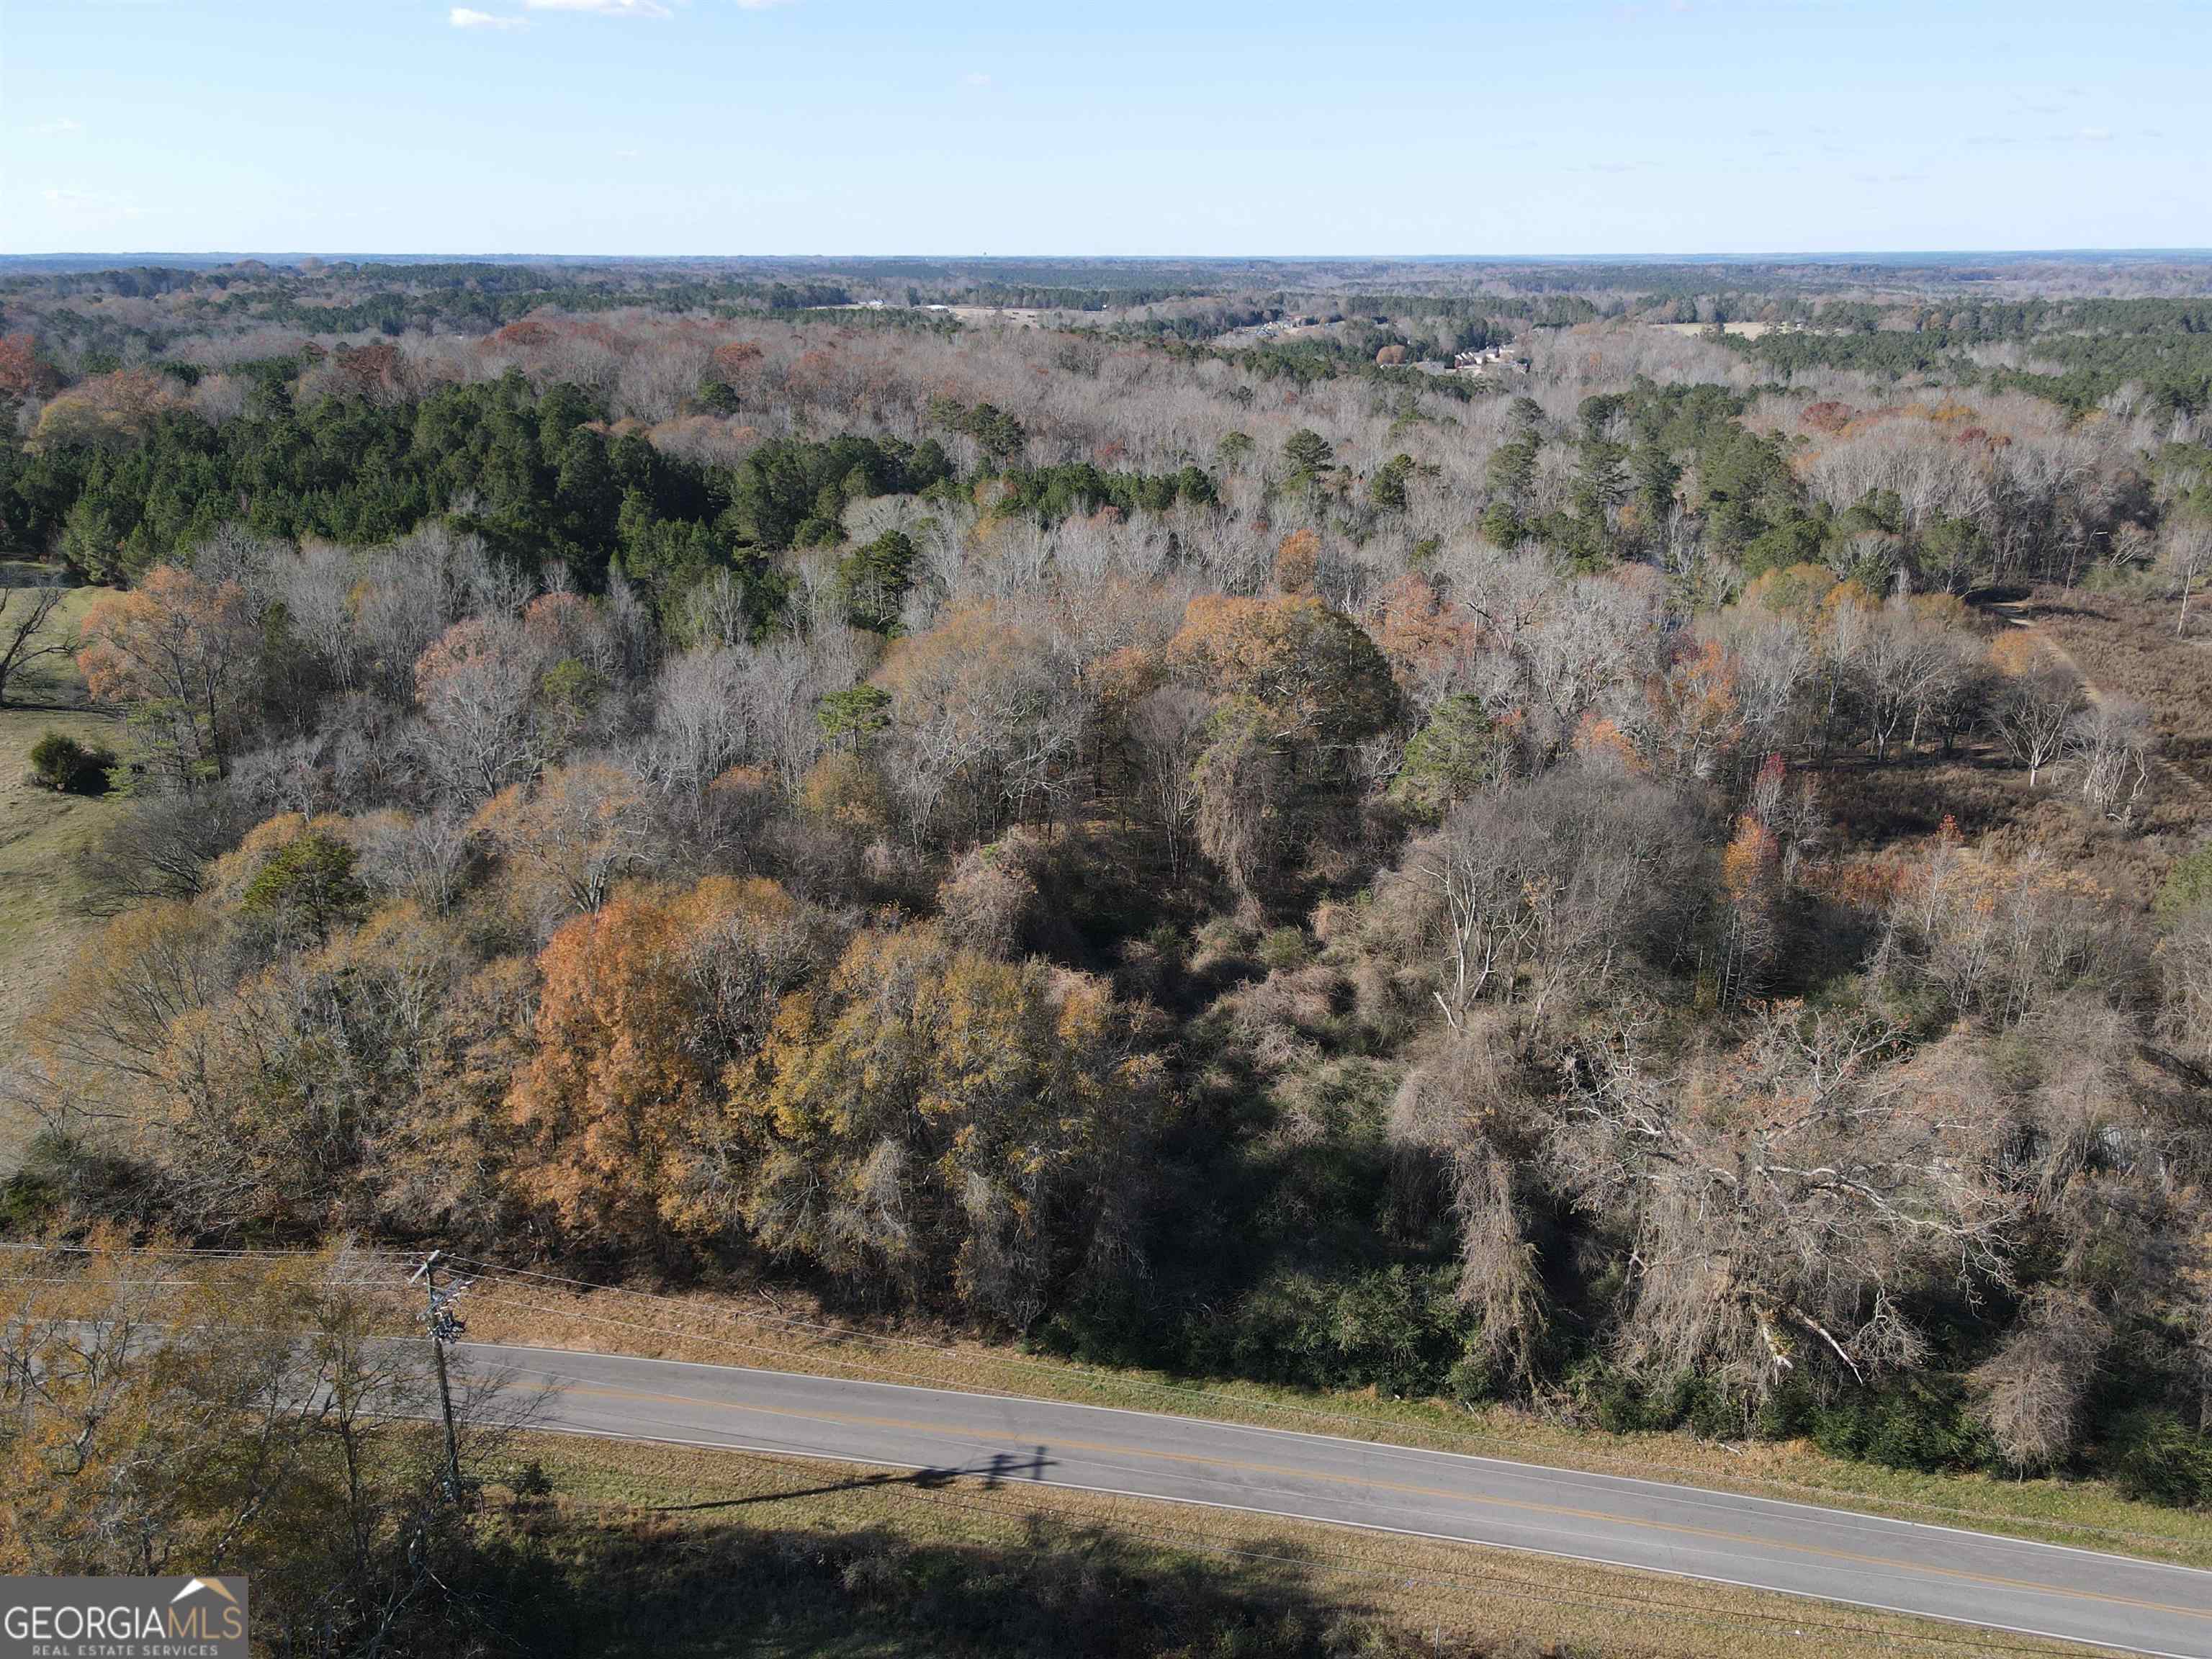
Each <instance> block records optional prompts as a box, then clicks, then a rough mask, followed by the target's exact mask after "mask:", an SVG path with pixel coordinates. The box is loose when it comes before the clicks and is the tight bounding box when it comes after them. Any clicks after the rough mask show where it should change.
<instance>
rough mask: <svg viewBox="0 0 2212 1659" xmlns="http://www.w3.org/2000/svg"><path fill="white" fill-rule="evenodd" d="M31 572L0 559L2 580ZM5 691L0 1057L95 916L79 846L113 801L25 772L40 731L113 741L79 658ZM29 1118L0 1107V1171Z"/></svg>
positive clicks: (62, 623) (76, 606)
mask: <svg viewBox="0 0 2212 1659" xmlns="http://www.w3.org/2000/svg"><path fill="white" fill-rule="evenodd" d="M36 574H38V573H37V572H36V571H35V569H34V568H33V567H29V566H25V565H21V564H12V563H11V564H0V585H4V584H10V583H21V582H25V581H27V580H33V579H34V577H35V575H36ZM99 593H100V590H99V589H96V588H87V587H80V588H76V589H72V590H71V591H70V593H69V594H68V595H67V596H66V597H65V598H64V599H63V601H62V605H61V607H60V610H59V611H58V612H57V613H56V623H55V624H54V625H55V626H57V627H58V628H60V629H66V630H67V631H68V632H69V633H70V635H74V634H75V632H76V627H77V624H78V623H80V622H81V621H82V618H83V616H84V612H85V611H86V610H87V609H88V607H89V606H90V605H91V604H92V602H93V600H94V599H96V598H98V597H99ZM83 702H84V683H83V681H82V679H80V678H78V677H77V673H76V665H75V664H74V663H72V662H70V660H69V659H67V658H65V657H64V658H48V659H45V660H44V661H42V662H41V663H40V664H39V665H38V670H37V671H34V672H33V674H32V675H30V676H28V677H27V678H25V679H24V680H23V681H22V682H21V683H20V684H15V685H11V686H10V687H9V706H8V707H7V708H0V1066H7V1065H9V1063H10V1062H11V1061H13V1060H16V1059H19V1058H20V1057H21V1054H22V1027H23V1021H24V1019H25V1018H26V1017H27V1015H28V1014H29V1013H30V1012H31V1011H32V1010H33V1009H34V1008H36V1007H37V1006H38V1005H39V1003H40V1000H43V998H44V997H45V996H46V992H47V991H48V989H49V988H50V987H52V984H53V982H54V980H55V978H56V976H57V975H58V974H59V973H60V971H61V969H62V968H63V966H64V964H65V963H67V962H68V961H69V958H70V955H71V954H72V953H73V952H74V951H76V947H77V946H78V945H80V944H82V942H83V940H84V939H85V938H86V937H87V936H88V934H89V933H90V932H91V931H92V929H93V927H94V925H95V924H94V921H93V920H92V919H91V918H90V917H89V916H88V915H87V914H86V913H85V909H84V901H85V899H86V897H87V892H86V889H85V884H84V881H83V878H82V876H81V875H80V874H79V873H78V870H77V863H76V855H77V854H78V853H79V852H80V851H82V849H83V848H85V847H86V846H87V845H88V843H90V842H92V841H93V840H94V838H95V837H96V836H98V835H99V834H100V830H101V829H102V827H103V826H104V825H105V824H106V823H107V822H108V821H109V820H110V819H111V818H112V816H113V815H114V813H115V812H116V811H118V807H117V805H116V804H115V803H114V802H113V801H111V800H103V799H91V798H88V797H86V796H82V795H57V794H55V793H53V792H52V791H51V790H48V789H46V788H43V787H40V786H39V785H38V784H36V783H34V782H33V781H31V778H30V759H29V757H30V750H31V745H32V744H34V743H36V742H37V741H38V740H39V738H40V735H41V734H43V733H45V732H64V733H66V734H67V735H69V736H70V737H73V738H76V739H78V740H79V741H80V742H83V743H102V744H106V745H107V746H109V747H111V748H112V747H113V746H114V744H115V740H116V723H115V722H114V721H113V720H112V719H110V718H109V717H107V716H106V715H104V714H96V713H94V712H92V711H91V710H89V709H87V708H84V707H83V706H82V704H83ZM18 703H34V704H40V705H48V706H46V707H34V708H21V707H17V706H16V705H17V704H18ZM29 1127H30V1126H29V1125H28V1124H27V1123H25V1122H24V1121H20V1120H19V1119H18V1118H16V1117H15V1116H14V1115H12V1114H9V1113H8V1112H7V1111H6V1109H4V1108H0V1170H11V1169H13V1168H14V1167H15V1162H16V1160H17V1158H19V1157H20V1156H21V1151H22V1146H23V1143H24V1140H25V1139H26V1138H27V1133H28V1129H29Z"/></svg>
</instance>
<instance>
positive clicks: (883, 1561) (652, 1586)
mask: <svg viewBox="0 0 2212 1659" xmlns="http://www.w3.org/2000/svg"><path fill="white" fill-rule="evenodd" d="M531 1461H535V1462H537V1463H538V1465H539V1466H540V1467H541V1468H542V1469H543V1471H544V1474H545V1476H546V1477H547V1479H548V1480H550V1483H551V1486H552V1494H551V1496H550V1498H547V1499H544V1500H541V1501H539V1502H538V1503H535V1504H513V1503H511V1502H502V1501H501V1498H502V1497H503V1496H504V1495H503V1494H501V1493H499V1492H494V1493H493V1494H492V1497H493V1498H494V1504H493V1507H492V1516H493V1520H494V1527H495V1531H496V1529H503V1530H504V1531H505V1532H506V1534H507V1540H508V1542H509V1545H510V1547H512V1548H513V1551H514V1559H515V1561H516V1565H517V1566H518V1567H520V1565H523V1564H524V1563H527V1564H528V1565H530V1566H531V1567H532V1568H534V1569H536V1570H537V1571H538V1575H539V1576H538V1577H536V1578H534V1579H533V1580H532V1582H533V1583H537V1584H538V1586H540V1593H541V1594H542V1595H545V1596H546V1598H547V1602H548V1607H547V1612H548V1614H549V1616H550V1617H551V1618H552V1619H554V1620H556V1622H558V1623H559V1625H560V1626H561V1627H562V1629H563V1630H564V1631H568V1632H573V1633H574V1637H575V1638H580V1639H577V1640H576V1642H575V1647H576V1650H579V1651H590V1652H594V1653H606V1654H633V1653H635V1654H645V1653H652V1654H655V1655H666V1656H690V1655H695V1654H696V1655H704V1654H708V1653H714V1654H726V1653H748V1654H787V1655H793V1656H796V1655H799V1654H809V1655H823V1654H835V1655H839V1656H859V1655H864V1654H865V1655H892V1654H921V1653H932V1654H938V1653H941V1654H969V1653H973V1654H991V1655H1009V1654H1029V1653H1039V1654H1053V1655H1062V1654H1069V1655H1073V1654H1099V1655H1105V1654H1115V1655H1120V1654H1129V1653H1139V1652H1141V1653H1160V1654H1166V1653H1170V1652H1176V1653H1198V1652H1205V1653H1218V1654H1223V1655H1231V1654H1251V1655H1254V1656H1258V1655H1263V1654H1274V1653H1279V1652H1300V1651H1316V1650H1318V1651H1327V1652H1335V1653H1346V1654H1352V1653H1362V1654H1369V1655H1378V1654H1389V1655H1398V1654H1403V1655H1407V1656H1412V1655H1416V1654H1424V1655H1425V1654H1451V1655H1459V1656H1473V1655H1484V1656H1506V1655H1512V1656H1519V1659H1534V1656H1538V1655H1559V1656H1565V1655H1568V1654H1575V1655H1583V1656H1589V1659H1597V1656H1607V1659H1610V1656H1629V1655H1637V1656H1645V1655H1650V1656H1659V1655H1667V1656H1676V1655H1680V1656H1690V1655H1710V1654H1713V1653H1719V1652H1726V1653H1728V1654H1730V1655H1732V1656H1743V1659H1751V1656H1763V1655H1770V1654H1771V1655H1780V1654H1791V1655H1802V1654H1806V1653H1820V1654H1823V1655H1842V1656H1858V1655H1873V1654H1886V1655H1887V1654H1897V1653H1916V1654H1944V1653H1951V1652H1956V1653H1960V1654H1966V1653H1972V1652H1981V1653H1990V1652H2005V1653H2017V1654H2033V1653H2072V1652H2082V1651H2087V1650H2083V1649H2079V1648H2074V1647H2069V1646H2068V1645H2066V1644H2058V1643H2050V1642H2039V1641H2034V1640H2032V1639H2026V1638H2006V1637H1992V1636H1989V1635H1985V1634H1983V1633H1980V1632H1972V1631H1966V1630H1962V1629H1958V1628H1955V1627H1953V1626H1943V1625H1937V1624H1932V1623H1928V1622H1924V1621H1919V1620H1908V1619H1902V1618H1897V1617H1893V1616H1889V1615H1885V1614H1880V1613H1860V1612H1857V1611H1855V1610H1851V1609H1846V1608H1838V1607H1826V1606H1823V1605H1821V1604H1820V1603H1817V1602H1810V1601H1796V1600H1793V1599H1790V1598H1787V1597H1782V1596H1775V1595H1764V1594H1759V1593H1755V1592H1751V1591H1744V1590H1737V1589H1729V1588H1727V1587H1723V1586H1717V1585H1706V1584H1698V1583H1686V1582H1684V1581H1680V1580H1673V1579H1666V1578H1660V1577H1651V1576H1648V1575H1644V1574H1640V1573H1634V1572H1630V1571H1622V1570H1618V1569H1613V1568H1606V1567H1596V1566H1591V1565H1586V1564H1580V1563H1570V1562H1561V1561H1550V1560H1547V1559H1542V1558H1540V1557H1534V1556H1522V1555H1516V1554H1510V1553H1503V1552H1496V1551H1486V1550H1482V1549H1480V1548H1476V1547H1470V1546H1463V1545H1455V1544H1449V1543H1444V1542H1440V1541H1428V1540H1423V1539H1416V1538H1404V1537H1397V1536H1393V1535H1389V1534H1375V1533H1364V1532H1358V1531H1354V1530H1348V1529H1344V1528H1324V1527H1318V1526H1312V1525H1306V1524H1302V1523H1298V1522H1285V1521H1282V1520H1279V1519H1276V1518H1273V1517H1269V1516H1244V1515H1237V1514H1234V1513H1231V1512H1225V1511H1219V1510H1192V1509H1184V1508H1178V1507H1176V1506H1173V1505H1162V1504H1143V1503H1138V1502H1134V1501H1132V1500H1129V1499H1126V1498H1115V1497H1110V1496H1106V1495H1103V1494H1095V1493H1089V1492H1061V1491H1054V1490H1053V1489H1050V1488H1044V1487H1035V1486H1020V1485H1000V1486H992V1485H990V1484H988V1483H987V1482H985V1481H982V1480H932V1481H930V1482H929V1483H928V1484H927V1485H923V1484H917V1480H916V1478H915V1477H914V1476H913V1475H911V1474H905V1473H902V1472H891V1471H868V1470H865V1469H860V1468H851V1467H848V1466H846V1465H842V1464H835V1463H823V1462H811V1461H795V1460H784V1459H777V1458H770V1457H763V1456H757V1455H750V1454H741V1453H727V1452H716V1451H705V1450H699V1449H692V1448H689V1447H664V1446H652V1445H638V1444H629V1443H619V1442H611V1441H599V1440H592V1439H586V1438H582V1437H574V1436H567V1435H550V1434H542V1435H532V1436H527V1437H524V1438H523V1439H522V1440H521V1441H520V1443H518V1445H517V1447H516V1449H515V1462H516V1466H517V1467H518V1468H521V1467H525V1466H526V1464H527V1463H528V1462H531ZM548 1565H551V1566H553V1567H554V1568H555V1569H556V1571H555V1572H554V1573H553V1574H551V1575H547V1574H545V1573H544V1568H545V1567H546V1566H548ZM548 1584H550V1585H552V1586H554V1588H551V1589H546V1588H545V1586H547V1585H548ZM572 1597H573V1600H571V1598H572ZM579 1619H584V1620H592V1621H593V1622H592V1627H591V1628H589V1629H588V1630H577V1629H576V1628H575V1621H576V1620H579Z"/></svg>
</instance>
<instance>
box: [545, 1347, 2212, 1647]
mask: <svg viewBox="0 0 2212 1659" xmlns="http://www.w3.org/2000/svg"><path fill="white" fill-rule="evenodd" d="M562 1392H563V1393H565V1394H569V1395H592V1396H596V1397H598V1398H601V1399H608V1400H636V1401H655V1402H657V1403H659V1404H662V1405H670V1406H703V1407H708V1408H709V1409H711V1410H715V1411H729V1412H742V1413H748V1414H753V1415H759V1416H764V1417H787V1418H796V1419H799V1421H801V1422H821V1423H846V1424H852V1425H857V1426H861V1427H867V1428H879V1429H898V1430H902V1431H907V1432H909V1433H915V1434H929V1435H941V1436H945V1437H950V1438H954V1439H962V1440H975V1439H976V1438H977V1437H979V1432H980V1431H977V1430H975V1429H971V1428H964V1427H962V1426H961V1425H957V1424H953V1423H924V1422H918V1421H915V1420H914V1419H910V1418H902V1417H872V1416H867V1415H866V1414H863V1413H856V1412H837V1411H829V1410H807V1411H798V1410H793V1408H791V1407H785V1406H750V1405H744V1404H741V1403H738V1402H737V1401H723V1400H702V1399H700V1398H699V1397H698V1396H696V1395H677V1394H655V1393H652V1392H650V1391H647V1390H645V1389H625V1388H623V1387H620V1386H618V1385H616V1384H609V1383H564V1384H562ZM1053 1443H1054V1445H1056V1446H1059V1447H1060V1448H1063V1449H1066V1450H1070V1451H1087V1452H1097V1453H1101V1454H1104V1455H1110V1456H1117V1457H1131V1458H1150V1459H1153V1460H1155V1461H1158V1462H1169V1463H1194V1464H1199V1465H1201V1466H1203V1467H1205V1468H1218V1469H1233V1470H1236V1471H1237V1472H1238V1473H1240V1474H1273V1475H1279V1476H1285V1477H1288V1478H1290V1479H1291V1480H1320V1481H1328V1482H1332V1483H1334V1484H1336V1485H1339V1486H1357V1487H1362V1488H1364V1489H1366V1490H1369V1491H1373V1492H1396V1493H1399V1494H1401V1495H1403V1496H1407V1497H1414V1498H1449V1499H1450V1500H1451V1501H1453V1502H1455V1503H1462V1504H1488V1505H1491V1506H1492V1507H1494V1508H1498V1509H1509V1510H1522V1511H1524V1512H1526V1513H1529V1514H1535V1515H1548V1516H1558V1517H1560V1518H1562V1519H1569V1520H1577V1521H1597V1522H1605V1523H1607V1524H1608V1525H1612V1526H1618V1527H1637V1528H1644V1530H1647V1531H1650V1532H1663V1533H1674V1534H1680V1535H1681V1536H1684V1537H1689V1538H1701V1539H1708V1540H1711V1541H1716V1542H1719V1543H1725V1544H1750V1545H1753V1546H1756V1547H1762V1548H1765V1549H1776V1550H1789V1551H1791V1552H1794V1553H1797V1554H1800V1555H1811V1556H1818V1557H1820V1559H1823V1560H1829V1561H1846V1562H1850V1563H1851V1564H1853V1565H1857V1566H1866V1567H1886V1568H1889V1569H1892V1570H1893V1571H1902V1572H1909V1573H1918V1574H1924V1575H1926V1576H1929V1577H1940V1578H1950V1579H1956V1580H1958V1581H1959V1582H1960V1583H1969V1584H1982V1585H1986V1586H1988V1587H1989V1588H1990V1589H2015V1590H2030V1591H2033V1592H2034V1593H2035V1594H2037V1595H2057V1596H2063V1597H2066V1598H2068V1599H2069V1600H2073V1601H2102V1602H2106V1603H2109V1604H2110V1605H2112V1606H2114V1607H2136V1608H2139V1609H2141V1610H2142V1611H2144V1612H2148V1613H2179V1614H2181V1615H2182V1616H2183V1617H2184V1618H2189V1619H2212V1608H2205V1607H2179V1606H2177V1605H2175V1604H2173V1603H2172V1602H2166V1601H2142V1600H2140V1599H2138V1598H2136V1597H2135V1596H2130V1595H2112V1594H2109V1593H2107V1592H2106V1591H2102V1590H2085V1589H2067V1588H2065V1587H2064V1586H2063V1585H2057V1584H2044V1583H2037V1582H2036V1581H2035V1580H2033V1579H2032V1578H2005V1577H1997V1576H1996V1575H1993V1574H1990V1573H1979V1572H1969V1571H1966V1570H1965V1569H1963V1568H1959V1567H1938V1566H1931V1565H1927V1564H1925V1563H1923V1562H1917V1561H1899V1560H1894V1559H1890V1558H1888V1557H1886V1556H1880V1555H1863V1554H1860V1553H1857V1552H1856V1551H1851V1550H1838V1549H1831V1548H1828V1547H1826V1546H1824V1545H1820V1544H1793V1543H1790V1542H1788V1541H1784V1540H1782V1539H1778V1538H1761V1537H1759V1536H1758V1535H1756V1534H1751V1533H1740V1532H1728V1531H1724V1530H1722V1529H1720V1528H1713V1527H1695V1526H1689V1525H1686V1524H1685V1523H1683V1522H1674V1521H1644V1520H1638V1519H1637V1518H1635V1517H1633V1516H1621V1515H1612V1514H1608V1513H1607V1511H1605V1510H1585V1509H1577V1508H1574V1507H1572V1506H1571V1505H1568V1504H1545V1503H1539V1502H1536V1501H1535V1500H1534V1499H1529V1498H1496V1497H1491V1496H1487V1495H1486V1494H1482V1493H1478V1492H1453V1491H1450V1490H1449V1489H1447V1488H1444V1487H1441V1486H1411V1485H1407V1484H1406V1483H1404V1482H1402V1481H1396V1480H1372V1479H1370V1478H1369V1477H1367V1476H1364V1475H1356V1474H1329V1473H1328V1472H1327V1471H1325V1470H1320V1469H1302V1468H1291V1467H1290V1466H1288V1465H1285V1464H1280V1463H1254V1462H1245V1461H1243V1460H1242V1459H1239V1458H1232V1457H1211V1456H1207V1455H1205V1454H1204V1453H1200V1452H1171V1451H1153V1450H1150V1449H1146V1448H1143V1447H1139V1446H1121V1445H1114V1444H1110V1443H1103V1442H1099V1441H1091V1440H1069V1439H1065V1438H1061V1439H1056V1440H1054V1442H1053ZM1386 1449H1390V1448H1386ZM863 1461H865V1460H863ZM1309 1518H1311V1519H1320V1518H1321V1517H1318V1516H1314V1517H1309ZM2143 1565H2148V1566H2155V1565H2157V1563H2155V1562H2146V1563H2144V1564H2143Z"/></svg>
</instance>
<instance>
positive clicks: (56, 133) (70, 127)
mask: <svg viewBox="0 0 2212 1659" xmlns="http://www.w3.org/2000/svg"><path fill="white" fill-rule="evenodd" d="M31 131H33V132H35V133H37V134H38V135H39V136H40V137H42V138H63V137H68V136H69V135H70V133H72V132H82V131H84V123H83V122H82V121H80V120H77V119H76V118H74V117H72V116H67V115H64V116H62V117H61V118H58V120H52V121H41V122H40V124H39V125H37V126H34V127H33V128H32V129H31Z"/></svg>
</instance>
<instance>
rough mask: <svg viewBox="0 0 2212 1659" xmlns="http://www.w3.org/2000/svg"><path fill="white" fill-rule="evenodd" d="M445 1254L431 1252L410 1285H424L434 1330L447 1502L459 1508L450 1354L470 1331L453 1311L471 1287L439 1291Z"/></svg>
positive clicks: (458, 1458)
mask: <svg viewBox="0 0 2212 1659" xmlns="http://www.w3.org/2000/svg"><path fill="white" fill-rule="evenodd" d="M445 1254H446V1253H445V1252H444V1251H443V1250H433V1251H431V1252H430V1254H429V1255H427V1256H425V1257H423V1258H422V1266H421V1267H417V1268H416V1270H415V1272H414V1274H413V1275H412V1277H410V1279H408V1281H407V1282H408V1283H409V1284H410V1285H412V1284H413V1283H414V1282H415V1280H416V1279H421V1280H422V1292H423V1296H424V1298H425V1305H424V1312H423V1320H424V1322H425V1323H426V1324H428V1327H429V1329H430V1352H431V1354H432V1356H433V1357H434V1358H435V1359H436V1360H437V1362H438V1404H439V1405H440V1407H442V1408H443V1410H444V1412H445V1415H446V1501H447V1503H449V1504H458V1503H459V1502H460V1501H461V1443H460V1439H459V1436H457V1435H456V1434H455V1433H454V1432H453V1384H452V1383H450V1382H448V1381H447V1376H446V1350H447V1347H448V1346H451V1345H452V1344H453V1343H456V1342H458V1341H459V1340H461V1334H462V1333H463V1332H464V1331H465V1330H467V1329H468V1327H467V1325H465V1323H463V1322H462V1320H461V1317H460V1316H459V1314H457V1313H455V1312H454V1311H453V1302H454V1299H455V1298H456V1297H459V1295H460V1293H461V1292H462V1291H465V1290H466V1289H468V1287H469V1285H468V1281H467V1280H466V1279H462V1280H461V1281H459V1283H458V1284H455V1285H450V1286H448V1287H447V1290H445V1291H443V1292H442V1293H441V1291H439V1289H438V1263H439V1261H441V1259H442V1258H443V1257H444V1255H445Z"/></svg>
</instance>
